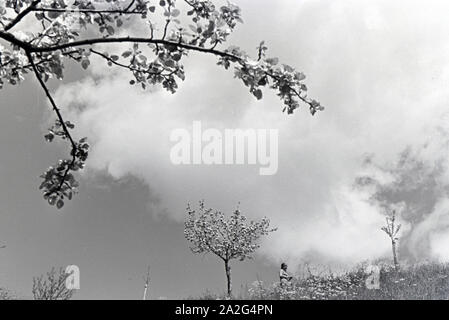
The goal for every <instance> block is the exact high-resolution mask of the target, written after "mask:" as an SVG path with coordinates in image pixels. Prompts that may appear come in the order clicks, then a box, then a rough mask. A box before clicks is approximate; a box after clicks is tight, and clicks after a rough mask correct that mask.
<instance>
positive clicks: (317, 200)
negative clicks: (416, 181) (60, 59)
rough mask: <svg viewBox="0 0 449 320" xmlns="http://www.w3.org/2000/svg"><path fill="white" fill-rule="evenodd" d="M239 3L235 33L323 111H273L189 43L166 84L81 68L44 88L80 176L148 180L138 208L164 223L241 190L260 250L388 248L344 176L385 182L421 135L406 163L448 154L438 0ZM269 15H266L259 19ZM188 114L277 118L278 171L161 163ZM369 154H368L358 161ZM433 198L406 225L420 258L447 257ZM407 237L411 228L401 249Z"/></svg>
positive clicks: (234, 123)
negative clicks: (68, 128)
mask: <svg viewBox="0 0 449 320" xmlns="http://www.w3.org/2000/svg"><path fill="white" fill-rule="evenodd" d="M270 3H271V4H270ZM295 4H296V2H295ZM242 6H243V9H244V11H243V12H244V14H245V15H246V18H245V17H244V18H245V21H246V24H245V25H243V26H240V27H239V29H238V31H236V34H235V35H234V36H233V40H234V42H235V43H240V44H245V45H246V46H248V48H247V47H245V49H248V51H249V50H250V49H251V46H252V44H253V43H254V44H257V42H255V40H254V37H255V36H256V35H260V36H261V38H265V40H266V42H267V43H268V44H269V45H270V47H272V48H273V49H272V53H273V54H275V55H277V56H279V57H280V59H281V61H286V63H288V64H291V65H294V66H298V68H299V69H301V68H304V69H303V70H304V71H305V72H306V74H307V75H308V80H307V83H308V85H309V88H310V89H311V93H310V95H312V96H313V97H316V98H317V99H318V100H320V101H321V102H322V103H323V105H325V106H326V107H327V109H326V110H325V111H324V112H323V113H319V114H317V115H316V116H315V117H311V116H310V115H309V114H308V112H307V110H306V109H305V108H304V109H303V110H300V111H299V112H297V113H296V114H295V115H293V116H287V115H285V114H282V113H281V112H280V110H281V105H280V102H279V101H278V99H277V98H276V97H275V96H274V95H272V94H269V93H268V94H266V95H265V98H264V99H263V100H262V101H255V100H254V99H253V98H252V97H251V95H250V94H249V93H248V92H247V89H246V88H244V87H243V85H241V84H240V83H239V82H238V81H236V80H234V79H232V73H230V72H226V71H225V70H221V69H220V68H219V67H217V66H215V62H216V59H215V58H213V57H204V56H201V55H197V54H195V55H192V57H190V58H189V62H188V63H187V65H186V73H187V79H186V81H185V82H184V83H182V84H181V85H180V89H179V92H178V93H176V94H175V95H170V94H169V93H166V92H164V91H161V90H158V89H151V90H150V92H141V91H140V90H139V89H136V88H133V87H130V86H129V85H128V81H129V80H130V77H129V75H127V74H126V73H122V72H114V73H112V74H111V73H110V71H109V70H108V71H106V69H105V68H103V67H96V68H95V69H94V70H93V74H92V76H89V77H86V78H85V79H83V80H80V81H78V82H75V83H71V84H66V85H63V86H61V87H60V88H59V90H58V93H57V99H58V101H59V102H60V103H61V104H62V105H70V106H71V109H70V114H69V117H68V118H70V119H71V120H73V122H75V123H76V124H77V127H78V130H79V131H78V132H79V133H80V134H81V132H82V134H83V135H87V136H89V139H90V141H91V142H92V144H93V151H92V154H91V157H90V159H89V168H90V169H89V170H88V171H87V174H95V172H96V171H104V170H105V171H106V172H107V173H108V174H110V175H111V176H113V177H114V178H116V179H120V178H122V177H125V176H127V175H133V176H136V177H138V178H140V179H141V180H142V182H143V183H145V184H147V185H148V186H149V189H150V198H149V199H151V200H150V201H149V211H151V212H157V213H159V214H161V213H162V214H167V215H169V216H170V217H172V218H173V219H175V220H177V221H182V219H183V217H184V213H185V211H184V208H185V206H186V204H187V202H191V203H196V202H197V201H198V200H200V199H205V200H206V204H207V205H210V206H212V207H216V208H218V209H222V210H224V211H228V212H229V211H231V210H232V209H233V208H235V206H236V204H237V202H239V201H240V202H241V209H242V211H244V212H246V213H247V214H248V215H249V216H250V217H253V218H255V217H261V216H268V217H270V219H271V220H272V223H273V225H275V226H277V227H279V231H278V232H276V233H274V234H272V235H271V236H270V239H269V241H267V242H266V243H265V244H264V245H263V246H262V249H261V252H262V253H263V254H264V255H265V256H267V257H269V258H270V259H272V260H273V261H280V260H287V261H293V262H298V261H301V260H304V259H314V260H315V261H326V262H338V263H355V262H358V261H360V260H364V259H375V258H378V257H382V256H386V255H388V254H389V252H390V251H389V250H390V247H389V243H388V240H387V238H386V237H385V235H384V234H382V232H381V231H380V227H381V226H382V224H383V221H384V210H383V208H382V207H381V205H380V204H379V203H378V202H376V201H374V202H373V201H372V196H373V195H375V194H376V193H377V192H378V189H376V188H374V189H372V188H371V189H369V188H360V187H359V186H357V185H355V181H356V179H357V178H358V177H360V176H364V175H365V176H367V175H368V176H370V177H372V178H373V179H375V180H376V181H381V182H382V183H383V184H384V185H387V184H388V183H390V184H391V183H395V182H396V181H397V179H398V176H397V172H395V170H396V169H398V168H397V165H396V164H397V159H398V158H399V157H400V155H401V154H403V152H404V150H406V149H407V148H410V147H411V148H412V149H414V150H419V149H420V148H422V146H424V145H426V143H427V142H428V141H431V139H430V137H435V139H437V141H436V144H435V145H437V146H439V147H435V148H433V149H432V152H422V153H416V152H415V153H414V154H415V155H416V157H418V159H419V161H421V162H423V163H424V164H425V165H426V166H428V167H432V166H433V165H434V164H435V161H441V159H444V158H445V156H446V155H447V151H448V149H447V146H446V145H445V144H444V135H443V136H442V135H435V132H438V130H439V131H443V132H444V131H446V130H447V129H449V128H448V127H447V126H446V127H445V126H444V123H445V122H444V121H442V120H441V119H442V118H441V117H442V115H444V114H445V109H446V108H447V101H448V93H447V83H449V82H448V80H449V79H448V78H449V68H448V67H449V63H448V59H447V57H448V56H449V46H448V45H447V44H446V43H447V41H446V38H447V34H448V31H449V21H447V19H445V16H444V12H447V10H446V11H445V10H442V6H445V8H446V7H447V6H448V5H447V4H446V3H445V2H444V1H438V2H437V1H433V2H432V5H429V4H428V2H424V1H412V2H407V3H403V2H402V3H401V4H399V3H398V2H395V3H390V2H387V1H372V2H370V4H369V5H367V4H366V3H360V2H358V1H338V2H335V1H304V2H302V3H301V6H297V7H293V6H294V4H293V3H292V1H278V2H276V6H275V7H274V6H273V4H272V2H269V3H264V4H263V5H259V6H258V7H257V8H256V6H255V5H254V2H251V3H249V2H242ZM295 8H297V10H295ZM298 8H299V9H298ZM446 9H447V8H446ZM404 12H407V14H404ZM273 17H276V23H275V24H273V23H272V24H269V23H266V22H267V21H272V19H273ZM281 18H282V19H281ZM106 74H108V75H106ZM443 119H444V118H443ZM196 120H200V121H202V124H203V126H204V127H213V128H217V129H220V130H222V129H224V128H243V129H244V128H264V129H270V128H273V129H278V130H279V170H278V173H277V174H276V175H274V176H259V175H258V167H254V166H174V165H173V164H172V163H171V162H170V158H169V155H170V148H171V146H172V143H171V142H170V141H169V136H170V132H171V130H173V129H175V128H186V129H188V130H191V129H190V128H191V126H192V122H193V121H196ZM443 146H444V147H443ZM440 147H441V148H440ZM368 155H369V156H370V157H371V158H373V159H375V163H376V165H375V166H374V165H373V166H367V164H366V162H364V160H365V159H366V158H367V156H368ZM426 172H427V171H426ZM407 174H408V175H410V176H413V175H414V171H413V170H411V171H409V172H408V173H407ZM448 178H449V175H448V174H447V172H446V171H445V170H442V171H441V172H440V173H439V174H438V179H440V180H441V181H440V184H443V185H444V184H445V183H446V181H447V179H448ZM422 187H423V188H424V187H425V185H423V186H422ZM432 201H436V202H438V203H439V204H440V205H439V206H436V208H437V209H435V210H434V213H428V212H419V213H418V214H419V215H420V217H421V219H420V221H421V222H420V224H419V225H417V226H416V229H413V228H412V227H410V228H411V229H409V231H407V232H409V233H410V234H411V235H413V234H415V236H410V237H411V238H410V239H419V238H420V237H422V236H423V235H424V236H425V237H427V238H428V239H429V241H428V244H429V246H430V249H428V250H427V252H428V253H430V256H431V257H434V258H438V259H440V260H441V259H447V258H449V253H448V252H447V250H445V249H444V246H443V245H442V243H443V241H444V240H445V239H447V237H448V235H447V230H448V229H447V228H446V229H443V228H442V229H438V232H437V233H432V234H431V233H430V231H431V230H433V227H434V226H435V224H437V223H440V222H441V221H443V220H444V219H445V218H444V217H445V216H444V215H445V212H446V211H445V208H446V205H445V203H443V202H440V201H441V199H439V198H435V199H433V200H432ZM431 207H433V206H431ZM438 208H439V209H438ZM435 212H437V213H435ZM421 215H422V216H421ZM444 221H446V220H444ZM405 223H406V224H407V221H405ZM426 223H427V224H426ZM418 234H419V236H418ZM418 242H419V241H418ZM418 242H413V241H412V240H410V246H411V248H410V250H409V251H412V252H413V251H414V248H413V246H415V247H418V244H417V243H418ZM414 243H415V244H414ZM416 252H421V251H419V250H417V251H416ZM417 254H418V253H417ZM418 255H419V254H418Z"/></svg>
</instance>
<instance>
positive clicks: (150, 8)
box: [148, 6, 156, 13]
mask: <svg viewBox="0 0 449 320" xmlns="http://www.w3.org/2000/svg"><path fill="white" fill-rule="evenodd" d="M148 10H150V12H152V13H154V11H155V10H156V7H155V6H151V7H149V8H148Z"/></svg>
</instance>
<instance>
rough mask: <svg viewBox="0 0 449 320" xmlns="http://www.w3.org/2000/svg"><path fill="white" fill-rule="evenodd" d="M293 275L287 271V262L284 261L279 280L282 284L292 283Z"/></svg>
mask: <svg viewBox="0 0 449 320" xmlns="http://www.w3.org/2000/svg"><path fill="white" fill-rule="evenodd" d="M292 278H293V277H292V276H291V275H290V274H289V273H288V272H287V264H286V263H285V262H282V264H281V270H280V271H279V281H280V283H281V286H284V285H288V284H290V280H292Z"/></svg>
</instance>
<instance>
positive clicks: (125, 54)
mask: <svg viewBox="0 0 449 320" xmlns="http://www.w3.org/2000/svg"><path fill="white" fill-rule="evenodd" d="M132 54H133V52H132V51H131V50H128V51H125V52H123V53H122V57H123V58H128V57H129V56H130V55H132Z"/></svg>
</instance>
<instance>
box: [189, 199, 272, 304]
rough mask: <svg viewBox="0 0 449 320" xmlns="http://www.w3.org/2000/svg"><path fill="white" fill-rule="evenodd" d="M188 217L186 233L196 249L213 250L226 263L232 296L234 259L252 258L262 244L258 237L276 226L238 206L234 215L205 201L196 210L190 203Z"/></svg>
mask: <svg viewBox="0 0 449 320" xmlns="http://www.w3.org/2000/svg"><path fill="white" fill-rule="evenodd" d="M187 214H188V217H187V219H186V221H185V227H184V236H185V238H186V239H187V240H188V241H189V242H190V243H191V244H192V246H191V247H190V249H191V250H192V252H193V253H213V254H214V255H216V256H217V257H219V258H220V259H221V260H223V262H224V265H225V272H226V280H227V294H228V296H231V294H232V285H231V266H230V261H231V260H233V259H239V260H240V261H244V260H245V259H251V257H252V255H253V254H254V252H255V251H256V250H257V249H258V248H259V246H260V245H259V244H258V241H259V239H260V238H261V237H262V236H266V235H268V234H269V233H270V232H272V231H275V230H276V229H274V228H270V221H269V220H268V219H267V218H263V219H261V220H260V221H249V222H248V221H247V218H246V217H245V216H244V215H242V214H241V212H240V210H238V209H237V210H235V211H234V213H233V214H232V215H231V216H230V217H225V215H224V214H223V213H222V212H220V211H217V210H213V209H210V208H209V209H206V208H205V206H204V202H203V201H201V202H200V205H199V210H198V212H196V211H195V210H193V209H192V208H191V207H190V205H189V206H188V207H187Z"/></svg>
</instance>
